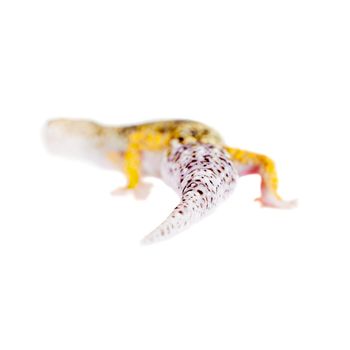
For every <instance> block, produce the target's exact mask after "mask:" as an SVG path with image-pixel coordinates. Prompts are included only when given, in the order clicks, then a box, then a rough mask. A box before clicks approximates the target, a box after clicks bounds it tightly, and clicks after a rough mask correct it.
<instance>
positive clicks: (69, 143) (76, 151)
mask: <svg viewBox="0 0 350 350" xmlns="http://www.w3.org/2000/svg"><path fill="white" fill-rule="evenodd" d="M104 134H105V128H103V127H101V126H99V125H98V124H96V123H94V122H91V121H88V120H71V119H53V120H50V121H48V122H47V123H46V125H45V126H44V129H43V141H44V143H45V145H46V147H47V149H48V150H49V151H50V152H51V153H54V154H60V155H65V156H71V157H74V158H88V159H90V160H91V159H92V160H96V159H97V158H101V156H102V155H103V153H104V150H105V148H106V137H105V135H104Z"/></svg>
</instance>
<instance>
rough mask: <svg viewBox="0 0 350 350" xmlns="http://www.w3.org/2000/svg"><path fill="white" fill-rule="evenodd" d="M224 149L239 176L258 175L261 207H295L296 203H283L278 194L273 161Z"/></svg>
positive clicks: (260, 156) (262, 156) (258, 155)
mask: <svg viewBox="0 0 350 350" xmlns="http://www.w3.org/2000/svg"><path fill="white" fill-rule="evenodd" d="M225 149H226V150H227V151H228V153H229V154H230V155H231V159H232V161H233V162H234V163H235V164H236V166H237V168H238V172H239V174H240V176H244V175H249V174H259V175H260V176H261V197H260V198H258V199H257V200H258V201H259V202H261V204H262V205H263V206H267V207H275V208H291V207H294V206H295V205H296V201H285V200H283V199H282V198H281V196H280V195H279V194H278V192H277V188H278V177H277V172H276V167H275V164H274V162H273V160H271V159H270V158H269V157H267V156H265V155H262V154H257V153H252V152H249V151H244V150H241V149H237V148H231V147H225Z"/></svg>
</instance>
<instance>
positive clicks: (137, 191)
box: [111, 182, 153, 200]
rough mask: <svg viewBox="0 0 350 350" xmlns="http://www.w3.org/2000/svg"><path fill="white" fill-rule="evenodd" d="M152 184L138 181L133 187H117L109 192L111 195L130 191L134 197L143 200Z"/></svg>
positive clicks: (121, 194) (119, 194) (123, 194)
mask: <svg viewBox="0 0 350 350" xmlns="http://www.w3.org/2000/svg"><path fill="white" fill-rule="evenodd" d="M152 186H153V185H152V184H151V183H148V182H140V183H139V184H138V185H137V186H136V187H135V188H128V187H126V186H124V187H118V188H116V189H115V190H114V191H112V192H111V194H112V195H113V196H125V195H126V194H128V193H130V192H132V193H133V195H134V197H135V199H137V200H143V199H146V198H147V197H148V196H149V194H150V192H151V188H152Z"/></svg>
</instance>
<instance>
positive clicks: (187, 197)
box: [141, 143, 238, 244]
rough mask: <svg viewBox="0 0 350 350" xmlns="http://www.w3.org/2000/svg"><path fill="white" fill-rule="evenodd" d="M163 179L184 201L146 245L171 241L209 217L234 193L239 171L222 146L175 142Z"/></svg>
mask: <svg viewBox="0 0 350 350" xmlns="http://www.w3.org/2000/svg"><path fill="white" fill-rule="evenodd" d="M162 177H163V179H164V181H165V182H166V183H167V184H168V185H169V186H171V187H172V188H173V189H175V190H176V191H177V192H178V193H179V195H180V197H181V200H180V203H179V205H178V206H177V207H176V208H175V209H174V210H173V211H172V213H171V214H170V215H169V216H168V218H167V219H166V220H165V221H164V222H163V223H162V224H160V225H159V226H158V227H157V228H156V229H155V230H153V231H152V232H151V233H150V234H148V235H147V236H146V237H145V238H144V239H143V240H142V241H141V243H142V244H151V243H155V242H158V241H162V240H165V239H169V238H171V237H173V236H174V235H176V234H178V233H180V232H182V231H183V230H185V229H187V228H188V227H189V226H190V225H192V224H194V223H195V222H197V221H199V220H200V219H201V218H202V217H204V216H206V215H208V214H209V213H210V212H211V211H212V210H213V209H214V208H215V207H216V206H217V205H218V204H219V203H221V202H222V201H223V200H224V199H226V198H227V197H228V196H229V195H230V194H231V193H232V192H233V190H234V188H235V186H236V182H237V179H238V172H237V170H236V168H235V166H234V164H233V162H232V161H231V159H230V156H229V155H228V153H227V152H226V151H225V150H224V149H223V148H221V147H216V146H214V145H211V144H202V143H193V144H185V145H182V144H179V143H173V144H172V145H171V149H170V152H169V154H167V155H166V157H165V159H164V161H163V164H162Z"/></svg>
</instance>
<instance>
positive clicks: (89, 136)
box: [44, 119, 296, 244]
mask: <svg viewBox="0 0 350 350" xmlns="http://www.w3.org/2000/svg"><path fill="white" fill-rule="evenodd" d="M44 130H45V132H44V136H45V141H46V144H47V146H48V148H49V150H51V151H53V152H54V153H59V154H65V155H72V156H77V157H80V158H84V159H88V160H92V161H94V162H97V163H98V164H100V165H102V166H107V167H113V168H115V169H119V170H122V171H123V172H124V174H125V175H126V178H127V184H126V186H125V187H123V188H118V189H117V190H116V191H114V193H116V194H121V193H125V192H128V191H133V193H134V194H135V196H136V197H145V196H146V195H147V194H148V192H149V188H150V185H149V184H147V183H145V182H143V180H142V178H143V177H144V176H155V177H158V178H161V179H162V180H163V181H164V182H165V183H166V184H168V185H169V186H170V187H172V188H173V189H174V190H175V191H176V192H177V193H178V194H179V196H180V202H179V204H178V205H177V206H176V207H175V208H174V210H173V211H172V212H171V213H170V215H169V216H168V217H167V218H166V219H165V221H164V222H162V223H161V224H160V225H159V226H158V227H157V228H156V229H155V230H153V231H152V232H151V233H149V234H148V235H147V236H146V237H145V238H144V239H143V240H142V243H145V244H148V243H154V242H157V241H161V240H164V239H167V238H170V237H172V236H174V235H175V234H177V233H179V232H181V231H183V230H184V229H186V228H187V227H189V226H190V225H191V224H192V223H194V222H196V221H198V220H199V219H201V218H202V217H204V216H205V215H207V214H208V213H209V212H210V211H211V210H212V209H213V208H215V207H216V206H217V205H218V204H219V203H220V202H222V201H223V200H224V199H226V198H227V197H228V196H229V195H230V194H231V193H232V192H233V190H234V189H235V186H236V183H237V180H238V178H239V177H240V176H244V175H248V174H259V175H260V176H261V196H260V198H259V199H258V200H259V201H260V203H261V204H262V205H263V206H269V207H275V208H291V207H294V206H295V205H296V201H285V200H283V199H282V198H281V197H280V196H279V195H278V193H277V186H278V179H277V173H276V169H275V164H274V162H273V161H272V160H271V159H270V158H268V157H267V156H265V155H262V154H257V153H253V152H249V151H246V150H242V149H238V148H232V147H230V146H227V145H226V144H225V142H224V141H223V139H222V138H221V136H220V135H219V134H218V133H217V132H216V131H215V130H214V129H212V128H211V127H208V126H207V125H205V124H202V123H200V122H197V121H191V120H169V121H157V122H149V123H143V124H138V125H130V126H121V127H114V126H103V125H100V124H98V123H95V122H93V121H89V120H72V119H54V120H50V121H48V123H47V124H46V126H45V128H44Z"/></svg>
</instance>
